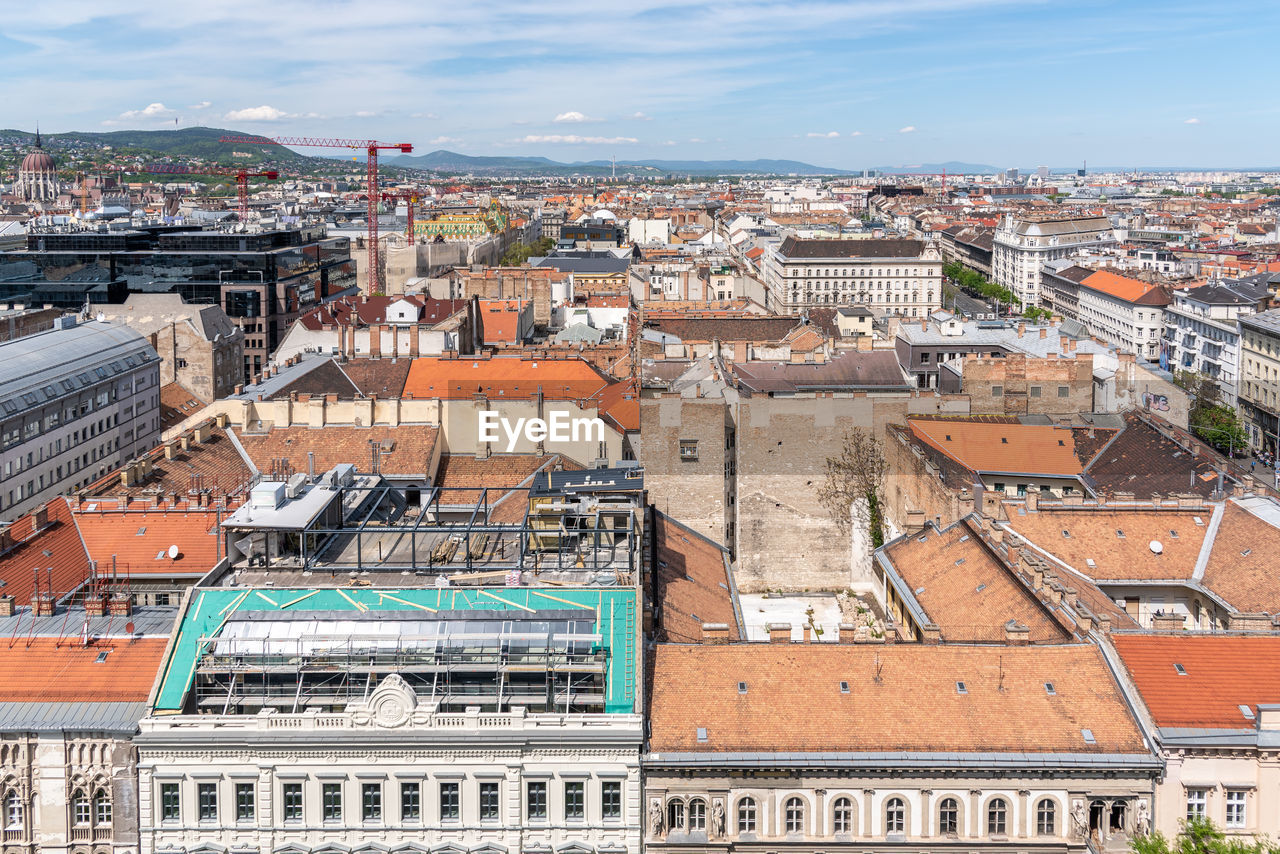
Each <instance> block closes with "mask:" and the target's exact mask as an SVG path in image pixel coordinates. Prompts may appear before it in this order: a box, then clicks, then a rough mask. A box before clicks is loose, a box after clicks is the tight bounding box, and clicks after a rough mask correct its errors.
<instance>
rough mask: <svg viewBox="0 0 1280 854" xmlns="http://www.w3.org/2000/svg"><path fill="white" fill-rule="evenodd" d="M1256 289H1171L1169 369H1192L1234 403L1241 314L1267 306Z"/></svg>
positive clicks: (1167, 310)
mask: <svg viewBox="0 0 1280 854" xmlns="http://www.w3.org/2000/svg"><path fill="white" fill-rule="evenodd" d="M1266 302H1267V295H1266V293H1265V289H1263V293H1262V294H1261V295H1258V294H1256V293H1253V292H1250V291H1249V290H1243V289H1239V290H1238V289H1233V288H1231V287H1230V286H1219V285H1203V286H1201V287H1198V288H1193V289H1191V290H1188V291H1178V292H1175V293H1174V294H1173V302H1172V303H1171V304H1170V305H1168V306H1167V307H1166V308H1165V311H1164V315H1165V316H1164V321H1165V331H1164V341H1163V345H1164V347H1165V352H1166V356H1167V359H1168V365H1169V369H1170V370H1180V371H1193V372H1195V373H1197V374H1201V375H1203V376H1206V377H1208V378H1209V379H1212V380H1213V381H1214V382H1215V383H1217V385H1218V394H1219V396H1220V397H1221V398H1222V402H1223V403H1224V404H1226V405H1227V406H1230V407H1232V408H1233V409H1234V408H1235V405H1236V394H1237V388H1238V383H1239V376H1240V324H1239V322H1238V319H1239V318H1240V317H1242V316H1248V315H1250V314H1254V313H1255V312H1256V311H1257V309H1258V307H1259V305H1260V304H1261V305H1262V306H1265V305H1266Z"/></svg>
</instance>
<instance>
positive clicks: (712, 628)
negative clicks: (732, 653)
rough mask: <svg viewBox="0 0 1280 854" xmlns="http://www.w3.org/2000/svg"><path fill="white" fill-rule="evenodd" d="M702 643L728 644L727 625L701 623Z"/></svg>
mask: <svg viewBox="0 0 1280 854" xmlns="http://www.w3.org/2000/svg"><path fill="white" fill-rule="evenodd" d="M702 642H703V643H717V644H720V643H728V642H729V625H728V624H727V623H703V624H702Z"/></svg>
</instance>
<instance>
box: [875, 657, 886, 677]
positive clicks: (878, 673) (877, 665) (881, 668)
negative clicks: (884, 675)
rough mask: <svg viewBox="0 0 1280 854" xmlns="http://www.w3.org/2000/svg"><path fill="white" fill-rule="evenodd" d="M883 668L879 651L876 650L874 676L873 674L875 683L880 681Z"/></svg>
mask: <svg viewBox="0 0 1280 854" xmlns="http://www.w3.org/2000/svg"><path fill="white" fill-rule="evenodd" d="M883 670H884V662H883V661H881V660H880V653H878V652H877V653H876V676H875V680H876V682H877V683H879V682H880V681H881V679H880V673H881V672H882V671H883Z"/></svg>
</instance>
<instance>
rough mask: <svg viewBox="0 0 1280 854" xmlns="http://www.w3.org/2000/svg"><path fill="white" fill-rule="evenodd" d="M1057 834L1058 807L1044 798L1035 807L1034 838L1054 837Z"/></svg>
mask: <svg viewBox="0 0 1280 854" xmlns="http://www.w3.org/2000/svg"><path fill="white" fill-rule="evenodd" d="M1057 833H1058V807H1057V805H1056V804H1055V803H1054V802H1053V801H1051V800H1049V799H1048V798H1045V799H1044V800H1042V801H1041V802H1040V803H1039V804H1037V805H1036V836H1056V835H1057Z"/></svg>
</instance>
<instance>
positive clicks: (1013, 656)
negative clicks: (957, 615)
mask: <svg viewBox="0 0 1280 854" xmlns="http://www.w3.org/2000/svg"><path fill="white" fill-rule="evenodd" d="M649 660H650V662H651V676H650V678H651V680H652V689H651V690H650V691H649V692H648V696H649V713H650V721H651V727H652V735H651V738H650V749H651V750H653V751H654V752H659V753H661V752H669V751H697V752H724V751H744V752H769V753H787V752H808V751H821V752H828V751H917V752H935V751H940V752H960V753H971V752H992V753H1006V752H1014V753H1050V752H1059V751H1062V752H1070V753H1131V754H1145V753H1146V752H1147V751H1146V750H1145V749H1144V746H1143V739H1142V736H1141V734H1140V733H1139V731H1138V727H1137V725H1136V723H1135V722H1134V720H1133V718H1132V716H1131V715H1130V713H1129V711H1128V709H1127V707H1126V705H1125V703H1124V700H1123V698H1122V696H1121V693H1120V689H1119V688H1118V686H1117V685H1116V683H1115V680H1114V679H1113V678H1112V676H1111V673H1110V671H1109V670H1108V669H1107V666H1106V663H1105V662H1104V660H1103V658H1102V654H1101V652H1100V651H1099V650H1098V649H1097V648H1096V647H1094V646H1082V645H1081V646H1076V645H1072V646H1025V647H990V646H959V645H950V644H943V645H940V646H925V645H921V644H892V645H888V646H881V645H877V646H868V645H861V644H857V645H843V644H791V643H786V644H727V645H713V644H694V645H688V646H680V645H673V644H659V645H657V646H656V647H655V648H654V651H653V654H652V655H651V656H650V657H649ZM877 671H879V674H880V680H879V681H876V674H877ZM842 681H845V682H848V684H849V689H850V690H849V692H848V693H847V694H846V693H842V692H841V690H840V683H841V682H842ZM739 682H745V683H746V689H747V690H746V693H741V692H739V690H738V683H739ZM958 682H963V683H964V686H965V691H966V693H963V694H962V693H960V692H959V690H958V688H957V683H958ZM1046 682H1051V683H1053V686H1054V694H1053V695H1049V693H1048V692H1047V691H1046V689H1045V683H1046ZM699 727H704V728H705V729H706V733H707V738H706V741H699V740H698V737H697V730H698V728H699ZM1082 729H1089V730H1092V733H1093V737H1094V739H1095V743H1092V744H1091V743H1088V742H1086V741H1085V739H1084V736H1083V734H1082V733H1081V730H1082Z"/></svg>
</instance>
